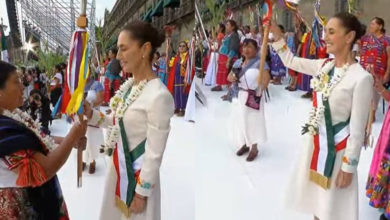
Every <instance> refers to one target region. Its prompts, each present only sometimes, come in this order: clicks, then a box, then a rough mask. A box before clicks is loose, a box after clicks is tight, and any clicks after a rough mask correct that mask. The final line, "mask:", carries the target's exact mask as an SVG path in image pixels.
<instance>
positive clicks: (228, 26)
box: [226, 22, 233, 33]
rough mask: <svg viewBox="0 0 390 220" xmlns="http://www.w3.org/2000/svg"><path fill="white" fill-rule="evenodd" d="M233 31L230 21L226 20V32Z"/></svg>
mask: <svg viewBox="0 0 390 220" xmlns="http://www.w3.org/2000/svg"><path fill="white" fill-rule="evenodd" d="M232 31H233V26H232V25H231V24H230V22H226V32H228V33H230V32H232Z"/></svg>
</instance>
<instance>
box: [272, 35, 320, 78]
mask: <svg viewBox="0 0 390 220" xmlns="http://www.w3.org/2000/svg"><path fill="white" fill-rule="evenodd" d="M271 46H272V47H273V48H274V50H275V51H276V52H277V53H278V55H279V57H280V59H281V60H282V62H283V64H284V65H285V66H286V67H288V68H289V69H292V70H294V71H297V72H300V73H304V74H307V75H312V76H314V75H316V74H318V71H320V69H321V67H322V65H323V63H324V62H325V59H306V58H301V57H297V56H295V55H294V54H293V53H292V52H291V51H290V49H289V48H288V46H287V44H286V42H285V41H284V39H283V38H281V39H279V40H278V41H276V42H274V43H272V44H271Z"/></svg>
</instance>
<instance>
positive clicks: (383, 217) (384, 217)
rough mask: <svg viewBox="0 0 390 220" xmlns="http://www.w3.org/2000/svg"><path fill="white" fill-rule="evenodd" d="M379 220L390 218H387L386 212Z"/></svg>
mask: <svg viewBox="0 0 390 220" xmlns="http://www.w3.org/2000/svg"><path fill="white" fill-rule="evenodd" d="M379 220H389V219H388V218H386V216H385V214H382V215H381V217H380V218H379Z"/></svg>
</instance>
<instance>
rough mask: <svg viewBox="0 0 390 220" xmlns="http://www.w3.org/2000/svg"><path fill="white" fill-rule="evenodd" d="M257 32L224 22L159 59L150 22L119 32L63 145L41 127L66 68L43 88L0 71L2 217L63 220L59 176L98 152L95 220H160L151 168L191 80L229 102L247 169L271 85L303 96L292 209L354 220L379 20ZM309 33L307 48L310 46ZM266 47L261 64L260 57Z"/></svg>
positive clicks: (32, 73)
mask: <svg viewBox="0 0 390 220" xmlns="http://www.w3.org/2000/svg"><path fill="white" fill-rule="evenodd" d="M264 26H267V27H269V28H270V30H271V34H270V36H264V34H263V28H264V27H263V26H262V25H257V26H256V25H253V24H252V25H247V26H243V27H239V25H238V24H237V22H236V21H234V20H232V19H227V20H226V22H223V23H220V24H219V25H218V27H216V28H217V31H216V33H213V31H211V32H208V31H205V32H206V36H203V37H201V38H197V39H196V43H195V44H192V43H193V42H192V43H191V44H189V43H188V42H187V41H180V42H179V44H178V48H177V53H176V54H174V55H173V56H172V57H168V56H169V54H167V53H166V52H164V53H160V52H159V51H158V48H159V47H160V46H161V45H162V44H163V43H164V42H165V35H164V34H163V33H160V32H159V31H158V30H157V29H156V28H154V27H153V26H152V25H151V24H149V23H144V22H138V21H134V22H131V23H129V24H127V25H126V26H125V27H124V28H123V29H122V30H121V32H120V34H119V37H118V42H117V45H116V46H115V47H113V48H111V49H109V50H108V53H106V54H104V57H103V60H102V62H98V60H97V59H92V61H91V63H92V64H91V65H90V73H91V74H90V76H89V78H88V81H87V85H86V88H85V90H84V92H85V101H84V104H83V113H84V115H85V117H86V119H85V120H80V121H78V122H77V121H74V122H73V127H72V128H71V130H70V131H69V132H68V134H67V135H66V136H65V137H63V138H61V137H54V136H51V134H50V123H51V122H52V120H54V119H61V118H63V117H62V115H61V112H62V111H61V110H59V109H60V107H59V106H60V103H61V96H62V93H63V88H64V84H65V83H66V82H65V78H66V77H65V76H66V74H67V71H69V70H68V68H67V65H66V64H64V63H61V64H58V65H56V66H55V67H54V71H53V72H54V74H53V76H52V78H51V79H49V77H48V75H47V73H46V71H45V70H41V69H39V68H37V67H33V68H24V67H22V68H20V69H19V70H18V69H17V68H16V67H15V66H13V65H12V64H9V63H5V62H0V131H1V132H0V158H1V159H2V160H0V176H1V178H0V197H1V198H5V201H6V202H5V203H4V204H3V206H1V208H0V214H1V216H6V217H7V219H68V214H67V210H66V205H65V202H64V199H63V197H62V194H61V188H60V185H59V183H58V180H57V178H56V173H57V171H58V170H59V169H60V168H61V167H62V166H63V164H64V163H65V162H66V160H67V158H68V157H69V154H70V151H71V149H72V148H73V147H76V148H82V149H84V148H85V151H84V157H83V159H84V163H83V169H85V168H86V167H87V166H88V167H89V170H88V172H89V173H90V174H93V173H95V170H96V160H97V158H98V157H99V152H100V153H104V154H105V155H107V156H109V157H112V162H111V164H110V167H109V168H108V170H109V172H108V175H107V177H106V178H107V181H106V185H105V188H104V199H103V201H104V204H105V205H104V206H102V207H103V208H102V210H100V213H101V214H100V216H101V217H100V218H101V219H121V218H126V219H133V220H135V219H137V220H158V219H160V215H161V213H160V208H158V207H160V202H161V199H160V182H159V168H160V165H161V161H162V156H163V153H164V150H165V146H166V142H167V138H168V135H169V132H170V120H171V118H172V117H173V115H174V114H176V115H177V116H178V117H182V116H184V115H185V113H186V107H187V102H188V100H189V94H190V89H191V85H192V84H191V83H190V82H191V81H192V79H193V78H194V77H195V72H196V71H200V72H201V74H199V75H198V74H197V75H198V76H199V77H204V80H203V82H204V85H205V86H209V87H211V88H210V90H211V91H213V92H221V91H224V92H226V94H224V95H223V96H222V97H221V98H222V100H223V101H228V102H231V104H230V106H231V110H232V111H231V112H232V115H231V121H232V123H233V126H232V127H233V128H234V130H233V131H232V132H231V133H232V135H231V136H232V142H233V143H234V145H236V146H237V147H238V149H237V152H236V154H237V155H238V156H243V155H245V154H248V156H247V158H246V160H247V161H253V160H255V159H256V158H257V157H258V154H259V152H260V150H261V149H260V147H261V145H263V144H264V143H265V142H266V141H267V126H266V114H265V108H266V101H267V99H266V97H267V94H268V87H269V84H270V83H272V84H274V85H275V88H276V89H282V88H283V87H282V85H283V84H285V81H286V80H287V79H288V80H289V82H288V86H287V87H285V89H286V90H288V91H290V92H295V91H297V90H301V91H304V92H306V93H305V94H304V95H303V96H302V97H303V98H308V99H311V100H312V105H313V108H312V111H311V113H310V117H309V120H308V122H307V123H306V124H305V125H304V127H303V130H302V134H303V137H304V141H303V152H302V154H301V156H300V159H299V160H298V162H297V165H296V169H295V172H294V175H293V176H292V178H291V179H292V180H291V183H290V184H289V187H290V190H289V192H290V193H289V195H286V196H287V197H288V198H289V203H288V204H289V205H290V206H291V207H293V208H295V209H296V210H299V211H302V212H307V213H310V214H313V215H314V219H316V220H341V219H343V220H344V219H352V220H357V219H358V215H359V212H358V210H359V209H358V179H357V166H358V164H359V157H360V152H361V149H362V147H363V146H365V145H367V143H366V137H367V136H368V135H369V134H368V133H367V131H368V129H367V127H369V126H370V124H372V123H373V122H374V121H375V113H376V109H377V107H378V103H379V100H380V98H381V97H382V98H383V99H384V100H385V101H389V100H390V91H389V81H390V37H389V36H387V35H386V31H385V29H384V26H385V23H384V20H383V19H382V18H379V17H375V18H373V19H372V20H371V22H370V24H369V25H368V28H366V27H365V26H364V25H362V24H361V23H360V21H359V20H358V19H357V18H356V17H355V16H354V15H351V14H349V13H339V14H336V15H334V16H333V17H331V18H330V19H329V21H328V22H327V24H326V26H324V27H320V29H318V30H317V32H316V33H314V31H313V30H315V29H314V28H317V27H313V28H310V29H309V28H306V26H305V24H304V23H303V22H302V21H301V20H299V19H296V20H295V24H294V27H293V28H292V29H291V30H288V31H286V30H285V28H284V27H283V26H282V25H278V24H275V23H269V24H268V23H267V24H264ZM366 29H367V30H366ZM310 30H311V31H310ZM319 30H320V31H319ZM319 32H323V34H321V35H320V36H321V38H320V39H317V38H316V37H315V36H313V35H315V34H318V33H319ZM264 38H267V40H268V44H266V45H265V46H267V48H266V50H263V51H267V53H262V52H261V51H262V46H263V41H264ZM196 44H199V45H200V47H198V45H196ZM193 45H196V49H195V48H193V47H194V46H193ZM199 48H202V50H200V49H199ZM191 50H196V52H195V53H191ZM194 54H196V57H194V60H195V63H194V64H193V63H192V62H191V61H192V60H193V57H191V56H193V55H194ZM263 61H264V63H263ZM260 66H261V67H263V68H262V69H260ZM18 73H19V74H18ZM102 107H106V109H104V108H102ZM104 110H107V111H106V112H104ZM389 115H390V113H389V111H387V113H386V116H385V118H384V121H383V126H382V130H381V133H380V136H379V138H378V141H377V143H376V148H375V152H374V155H373V159H372V164H371V169H370V172H369V175H368V176H369V178H368V182H367V189H366V192H367V194H366V195H367V196H368V197H369V201H370V205H371V206H373V207H375V208H378V209H380V210H382V211H383V214H382V215H381V217H380V218H381V219H382V220H383V219H390V205H389V204H390V199H389V197H388V188H390V187H389V186H390V181H389V179H390V172H389V167H390V145H389V143H390V142H389V139H390V129H389V128H390V116H389ZM38 122H39V123H38ZM103 129H105V131H106V132H105V135H103ZM85 137H86V138H85ZM103 137H104V138H103Z"/></svg>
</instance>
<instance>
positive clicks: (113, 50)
mask: <svg viewBox="0 0 390 220" xmlns="http://www.w3.org/2000/svg"><path fill="white" fill-rule="evenodd" d="M110 51H111V53H113V54H115V56H116V55H117V54H118V49H117V48H116V46H114V47H112V48H111V49H110Z"/></svg>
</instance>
